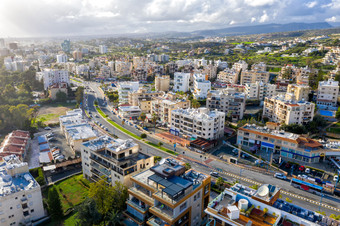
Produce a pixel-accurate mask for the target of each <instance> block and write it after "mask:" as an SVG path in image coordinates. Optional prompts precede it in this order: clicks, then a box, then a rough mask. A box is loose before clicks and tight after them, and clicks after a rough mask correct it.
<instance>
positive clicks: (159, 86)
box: [155, 75, 170, 92]
mask: <svg viewBox="0 0 340 226" xmlns="http://www.w3.org/2000/svg"><path fill="white" fill-rule="evenodd" d="M169 88H170V76H169V75H163V76H160V75H159V76H156V77H155V89H156V91H164V92H168V91H169Z"/></svg>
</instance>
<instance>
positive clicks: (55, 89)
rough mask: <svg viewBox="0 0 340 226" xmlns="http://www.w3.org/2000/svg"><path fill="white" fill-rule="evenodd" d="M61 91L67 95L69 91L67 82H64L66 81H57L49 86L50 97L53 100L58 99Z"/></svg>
mask: <svg viewBox="0 0 340 226" xmlns="http://www.w3.org/2000/svg"><path fill="white" fill-rule="evenodd" d="M59 92H62V93H65V94H66V97H67V93H68V90H67V83H64V82H62V83H55V84H53V85H51V86H50V87H49V88H48V94H49V97H50V98H51V99H52V100H56V99H57V94H58V93H59Z"/></svg>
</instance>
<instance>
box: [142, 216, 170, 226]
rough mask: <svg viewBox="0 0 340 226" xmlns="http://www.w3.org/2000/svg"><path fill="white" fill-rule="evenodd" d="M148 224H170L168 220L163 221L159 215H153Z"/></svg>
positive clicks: (155, 225) (163, 225)
mask: <svg viewBox="0 0 340 226" xmlns="http://www.w3.org/2000/svg"><path fill="white" fill-rule="evenodd" d="M147 224H148V225H151V226H165V225H169V224H168V223H167V222H165V221H163V220H162V219H160V218H159V217H156V216H153V217H151V218H150V219H149V220H148V222H147Z"/></svg>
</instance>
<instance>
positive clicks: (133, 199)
mask: <svg viewBox="0 0 340 226" xmlns="http://www.w3.org/2000/svg"><path fill="white" fill-rule="evenodd" d="M131 181H132V182H133V185H132V186H131V187H129V190H128V192H129V199H128V201H127V202H126V203H127V209H126V211H125V212H124V214H125V215H126V216H127V217H128V221H129V222H131V223H134V224H137V225H145V224H147V225H178V226H182V225H183V226H184V225H201V224H202V222H203V221H204V220H206V214H205V213H204V209H205V208H206V207H207V205H208V203H209V195H210V183H211V177H210V176H209V175H206V174H203V173H200V172H198V171H195V170H193V169H190V170H188V171H185V164H184V163H183V162H180V161H178V160H175V159H173V158H170V157H168V158H167V159H164V160H162V161H161V162H160V163H159V164H158V165H156V166H153V167H151V168H150V169H148V170H145V171H143V172H141V173H138V174H135V175H134V176H132V177H131Z"/></svg>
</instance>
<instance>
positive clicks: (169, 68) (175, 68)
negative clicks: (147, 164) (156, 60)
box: [165, 62, 178, 74]
mask: <svg viewBox="0 0 340 226" xmlns="http://www.w3.org/2000/svg"><path fill="white" fill-rule="evenodd" d="M165 67H166V70H167V73H169V74H174V73H175V72H177V71H178V65H177V64H176V63H175V62H169V63H167V64H166V65H165Z"/></svg>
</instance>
